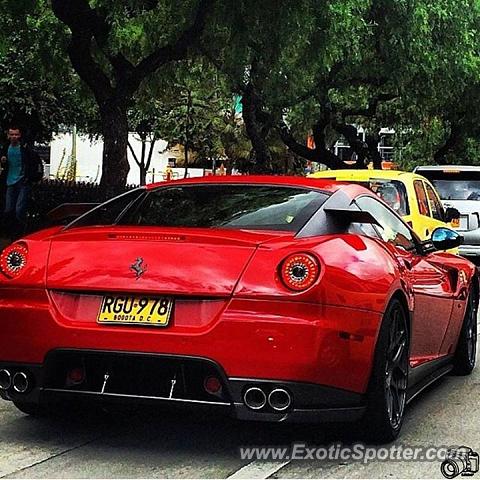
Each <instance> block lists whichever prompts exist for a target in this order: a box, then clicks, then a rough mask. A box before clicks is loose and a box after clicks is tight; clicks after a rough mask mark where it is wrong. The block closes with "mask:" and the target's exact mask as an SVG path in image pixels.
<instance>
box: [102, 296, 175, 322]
mask: <svg viewBox="0 0 480 480" xmlns="http://www.w3.org/2000/svg"><path fill="white" fill-rule="evenodd" d="M172 307H173V299H172V298H169V297H131V296H122V295H115V296H114V295H112V296H108V295H107V296H105V297H103V301H102V305H101V307H100V311H99V312H98V316H97V322H99V323H114V324H117V323H119V324H123V325H124V324H129V325H153V326H155V327H166V326H167V325H168V322H169V321H170V314H171V313H172Z"/></svg>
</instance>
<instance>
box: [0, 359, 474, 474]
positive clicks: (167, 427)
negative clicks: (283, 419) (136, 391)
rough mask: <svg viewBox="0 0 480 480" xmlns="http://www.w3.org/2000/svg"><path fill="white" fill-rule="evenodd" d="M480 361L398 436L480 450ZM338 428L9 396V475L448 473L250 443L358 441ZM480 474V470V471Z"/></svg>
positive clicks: (421, 403) (3, 440) (425, 401)
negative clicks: (52, 406)
mask: <svg viewBox="0 0 480 480" xmlns="http://www.w3.org/2000/svg"><path fill="white" fill-rule="evenodd" d="M479 401H480V368H477V370H476V371H475V372H474V374H473V375H472V376H470V377H447V378H445V379H444V380H442V381H441V382H440V383H438V384H437V385H436V386H435V387H434V388H430V389H429V390H428V391H427V392H425V393H424V394H423V395H422V396H421V397H420V398H419V399H417V400H415V401H414V403H413V404H412V405H411V406H410V407H409V408H408V411H407V415H406V422H405V425H404V429H403V432H402V433H403V434H402V437H401V439H400V441H399V442H397V445H398V444H400V443H401V444H403V445H412V446H430V445H437V446H440V445H445V444H465V445H468V446H470V447H472V448H473V449H474V450H477V451H480V409H479V408H478V406H479ZM356 439H357V437H355V436H352V435H350V434H349V432H348V427H345V428H344V429H343V430H341V429H338V428H334V429H332V427H330V428H318V427H315V428H312V427H308V428H307V427H302V426H299V427H298V426H297V427H291V426H280V425H265V424H244V423H239V422H236V421H233V420H230V419H226V418H221V417H218V416H203V417H198V416H195V415H193V414H188V415H186V414H185V413H183V414H180V413H174V414H172V413H163V414H162V412H158V411H153V410H149V411H145V410H142V411H140V412H136V413H132V412H130V413H127V412H124V413H122V414H117V415H116V416H113V417H112V416H107V415H104V414H98V413H97V414H91V413H90V414H85V413H83V414H82V413H80V412H74V413H72V415H71V418H69V417H65V416H61V417H59V418H55V419H34V418H31V417H29V416H26V415H24V414H22V413H20V412H19V411H17V410H16V409H15V407H14V406H13V405H11V404H10V403H9V402H5V401H1V402H0V478H150V477H157V478H159V477H168V478H172V477H175V478H192V477H195V478H206V477H213V478H227V477H229V476H232V475H233V476H234V477H235V478H252V477H255V478H267V477H268V476H272V477H273V478H315V477H317V478H318V477H320V478H322V477H328V478H379V477H380V478H392V477H393V478H395V477H402V478H432V477H433V478H442V477H441V474H440V471H439V465H440V463H439V462H425V463H422V462H369V463H368V464H366V465H364V464H362V463H359V462H353V463H352V462H342V461H340V460H338V461H335V460H334V461H292V462H288V463H287V462H259V461H256V462H253V463H252V462H248V461H245V460H241V459H240V458H239V453H238V449H239V447H240V446H245V445H291V444H292V443H294V442H302V443H306V444H308V445H310V446H321V445H328V444H330V443H331V442H338V441H341V442H347V443H348V442H350V443H352V442H355V441H356ZM478 477H479V478H480V472H479V473H478Z"/></svg>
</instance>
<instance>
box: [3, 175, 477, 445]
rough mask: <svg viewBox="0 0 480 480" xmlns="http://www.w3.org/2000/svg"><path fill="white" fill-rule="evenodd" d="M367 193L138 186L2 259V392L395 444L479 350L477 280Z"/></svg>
mask: <svg viewBox="0 0 480 480" xmlns="http://www.w3.org/2000/svg"><path fill="white" fill-rule="evenodd" d="M460 241H461V237H459V235H458V234H457V233H456V232H454V231H452V230H449V229H446V228H438V229H437V230H436V231H435V232H434V233H433V236H432V239H431V241H428V242H423V243H422V242H420V241H419V240H418V239H417V237H416V236H415V234H414V233H413V231H412V230H411V229H410V228H409V227H408V226H407V225H406V224H405V223H404V222H403V221H402V220H401V219H400V218H399V217H398V216H397V215H396V214H395V213H394V212H393V211H392V210H391V209H390V208H389V207H388V206H387V205H386V204H384V203H383V202H382V201H381V200H380V199H379V198H378V197H377V196H376V195H375V194H373V193H371V192H370V191H369V190H367V189H365V188H363V187H361V186H359V185H353V184H350V185H349V184H341V183H336V182H332V181H328V180H325V181H319V180H318V179H306V178H296V177H273V176H272V177H270V176H263V177H242V176H232V177H222V178H219V177H209V178H204V179H188V180H181V181H174V182H168V183H163V184H157V185H151V186H147V187H145V188H139V189H136V190H133V191H130V192H128V193H126V194H124V195H121V196H119V197H116V198H114V199H113V200H110V201H108V202H106V203H104V204H102V205H100V206H98V207H96V208H94V209H93V210H91V211H89V212H88V213H86V214H84V215H83V216H80V217H79V218H77V219H76V220H74V221H73V222H72V223H70V224H69V225H67V226H65V227H54V228H49V229H47V230H43V231H40V232H38V233H35V234H33V235H30V236H28V237H25V238H24V239H22V240H20V241H17V242H15V243H14V244H12V245H10V246H9V247H7V248H6V249H5V250H4V251H3V252H2V253H1V256H0V331H1V335H0V393H1V395H2V397H3V398H4V399H7V400H12V401H13V402H14V403H15V405H16V406H17V407H18V408H19V409H20V410H22V411H24V412H27V413H36V412H37V413H38V412H39V411H40V408H42V409H43V410H44V409H45V407H46V406H48V405H49V404H51V403H52V402H56V401H57V400H58V399H75V398H80V397H82V398H88V399H92V400H97V401H100V402H108V401H133V402H141V401H149V402H159V403H162V402H164V403H174V404H191V405H193V406H196V407H197V408H200V407H201V406H211V407H217V408H219V409H222V408H223V409H225V410H228V411H230V412H231V413H232V414H233V415H235V416H236V417H237V418H241V419H246V420H266V421H274V422H278V421H309V422H314V421H337V420H352V421H354V420H360V421H365V422H367V424H368V432H370V433H372V434H374V436H375V437H376V439H377V440H382V441H388V440H391V439H393V438H395V437H396V436H397V435H398V433H399V431H400V428H401V425H402V419H403V415H404V409H405V405H406V403H408V401H409V400H410V399H412V398H413V397H414V396H415V395H416V394H417V393H419V392H420V391H421V390H422V389H424V388H425V387H426V386H427V385H429V384H430V383H432V382H433V381H434V380H436V379H437V378H439V377H441V376H442V375H444V374H446V373H448V372H450V371H451V370H452V369H453V370H454V371H455V372H456V373H458V374H468V373H470V372H471V370H472V369H473V367H474V364H475V357H476V334H477V316H476V315H477V305H478V291H479V286H478V278H477V274H476V271H475V268H474V266H473V264H471V263H470V262H469V261H467V260H465V259H462V258H460V257H457V256H454V255H450V254H448V253H438V250H444V249H449V248H453V247H455V246H457V245H458V244H459V243H460Z"/></svg>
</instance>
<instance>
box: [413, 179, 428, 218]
mask: <svg viewBox="0 0 480 480" xmlns="http://www.w3.org/2000/svg"><path fill="white" fill-rule="evenodd" d="M413 186H414V188H415V195H416V197H417V204H418V211H419V212H420V215H426V216H427V217H430V208H429V207H428V200H427V194H426V193H425V187H424V186H423V182H422V181H421V180H415V181H414V182H413Z"/></svg>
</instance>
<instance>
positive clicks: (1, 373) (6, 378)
mask: <svg viewBox="0 0 480 480" xmlns="http://www.w3.org/2000/svg"><path fill="white" fill-rule="evenodd" d="M11 386H12V374H11V373H10V372H9V371H8V370H6V369H5V368H2V369H1V370H0V390H8V389H9V388H10V387H11Z"/></svg>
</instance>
